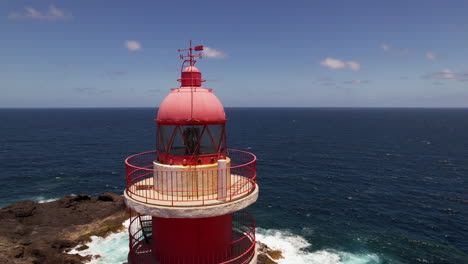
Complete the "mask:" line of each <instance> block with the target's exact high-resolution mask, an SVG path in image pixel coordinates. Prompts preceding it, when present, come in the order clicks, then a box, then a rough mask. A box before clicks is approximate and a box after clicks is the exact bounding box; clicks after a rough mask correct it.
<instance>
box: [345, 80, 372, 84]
mask: <svg viewBox="0 0 468 264" xmlns="http://www.w3.org/2000/svg"><path fill="white" fill-rule="evenodd" d="M369 82H370V81H369V80H351V81H346V82H345V83H349V84H364V83H369Z"/></svg>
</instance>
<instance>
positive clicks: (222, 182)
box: [218, 159, 227, 200]
mask: <svg viewBox="0 0 468 264" xmlns="http://www.w3.org/2000/svg"><path fill="white" fill-rule="evenodd" d="M226 167H227V166H226V160H225V159H220V160H218V200H225V199H226V197H227V171H226Z"/></svg>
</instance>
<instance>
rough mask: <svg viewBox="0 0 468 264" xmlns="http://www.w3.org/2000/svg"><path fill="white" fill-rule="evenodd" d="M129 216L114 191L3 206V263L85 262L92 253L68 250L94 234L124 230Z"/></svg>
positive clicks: (0, 215)
mask: <svg viewBox="0 0 468 264" xmlns="http://www.w3.org/2000/svg"><path fill="white" fill-rule="evenodd" d="M126 218H128V215H127V211H126V207H125V204H124V201H123V198H122V196H120V195H117V194H114V193H103V194H101V195H98V196H89V195H86V194H80V195H67V196H64V197H62V198H60V199H59V200H56V201H53V202H48V203H37V202H33V201H20V202H17V203H14V204H12V205H10V206H7V207H4V208H1V209H0V263H2V264H20V263H33V264H60V263H67V264H78V263H84V262H86V261H88V260H89V259H90V258H91V256H85V257H83V256H80V255H78V254H74V255H71V254H66V252H68V251H69V250H70V249H71V248H73V247H75V246H77V245H78V244H80V243H82V242H84V241H89V240H90V237H91V236H93V235H98V236H106V235H107V234H109V233H111V232H115V231H118V230H121V229H122V228H123V226H122V223H123V221H124V220H125V219H126Z"/></svg>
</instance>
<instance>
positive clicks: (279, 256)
mask: <svg viewBox="0 0 468 264" xmlns="http://www.w3.org/2000/svg"><path fill="white" fill-rule="evenodd" d="M267 254H268V255H270V257H271V258H272V259H284V257H283V252H281V250H273V249H270V250H268V251H267Z"/></svg>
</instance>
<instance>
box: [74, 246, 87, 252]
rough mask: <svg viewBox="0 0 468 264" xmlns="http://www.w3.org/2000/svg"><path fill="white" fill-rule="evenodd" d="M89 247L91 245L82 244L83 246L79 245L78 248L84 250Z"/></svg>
mask: <svg viewBox="0 0 468 264" xmlns="http://www.w3.org/2000/svg"><path fill="white" fill-rule="evenodd" d="M88 248H89V247H88V246H87V245H82V246H80V247H78V248H77V249H76V250H78V251H83V250H85V249H88Z"/></svg>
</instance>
